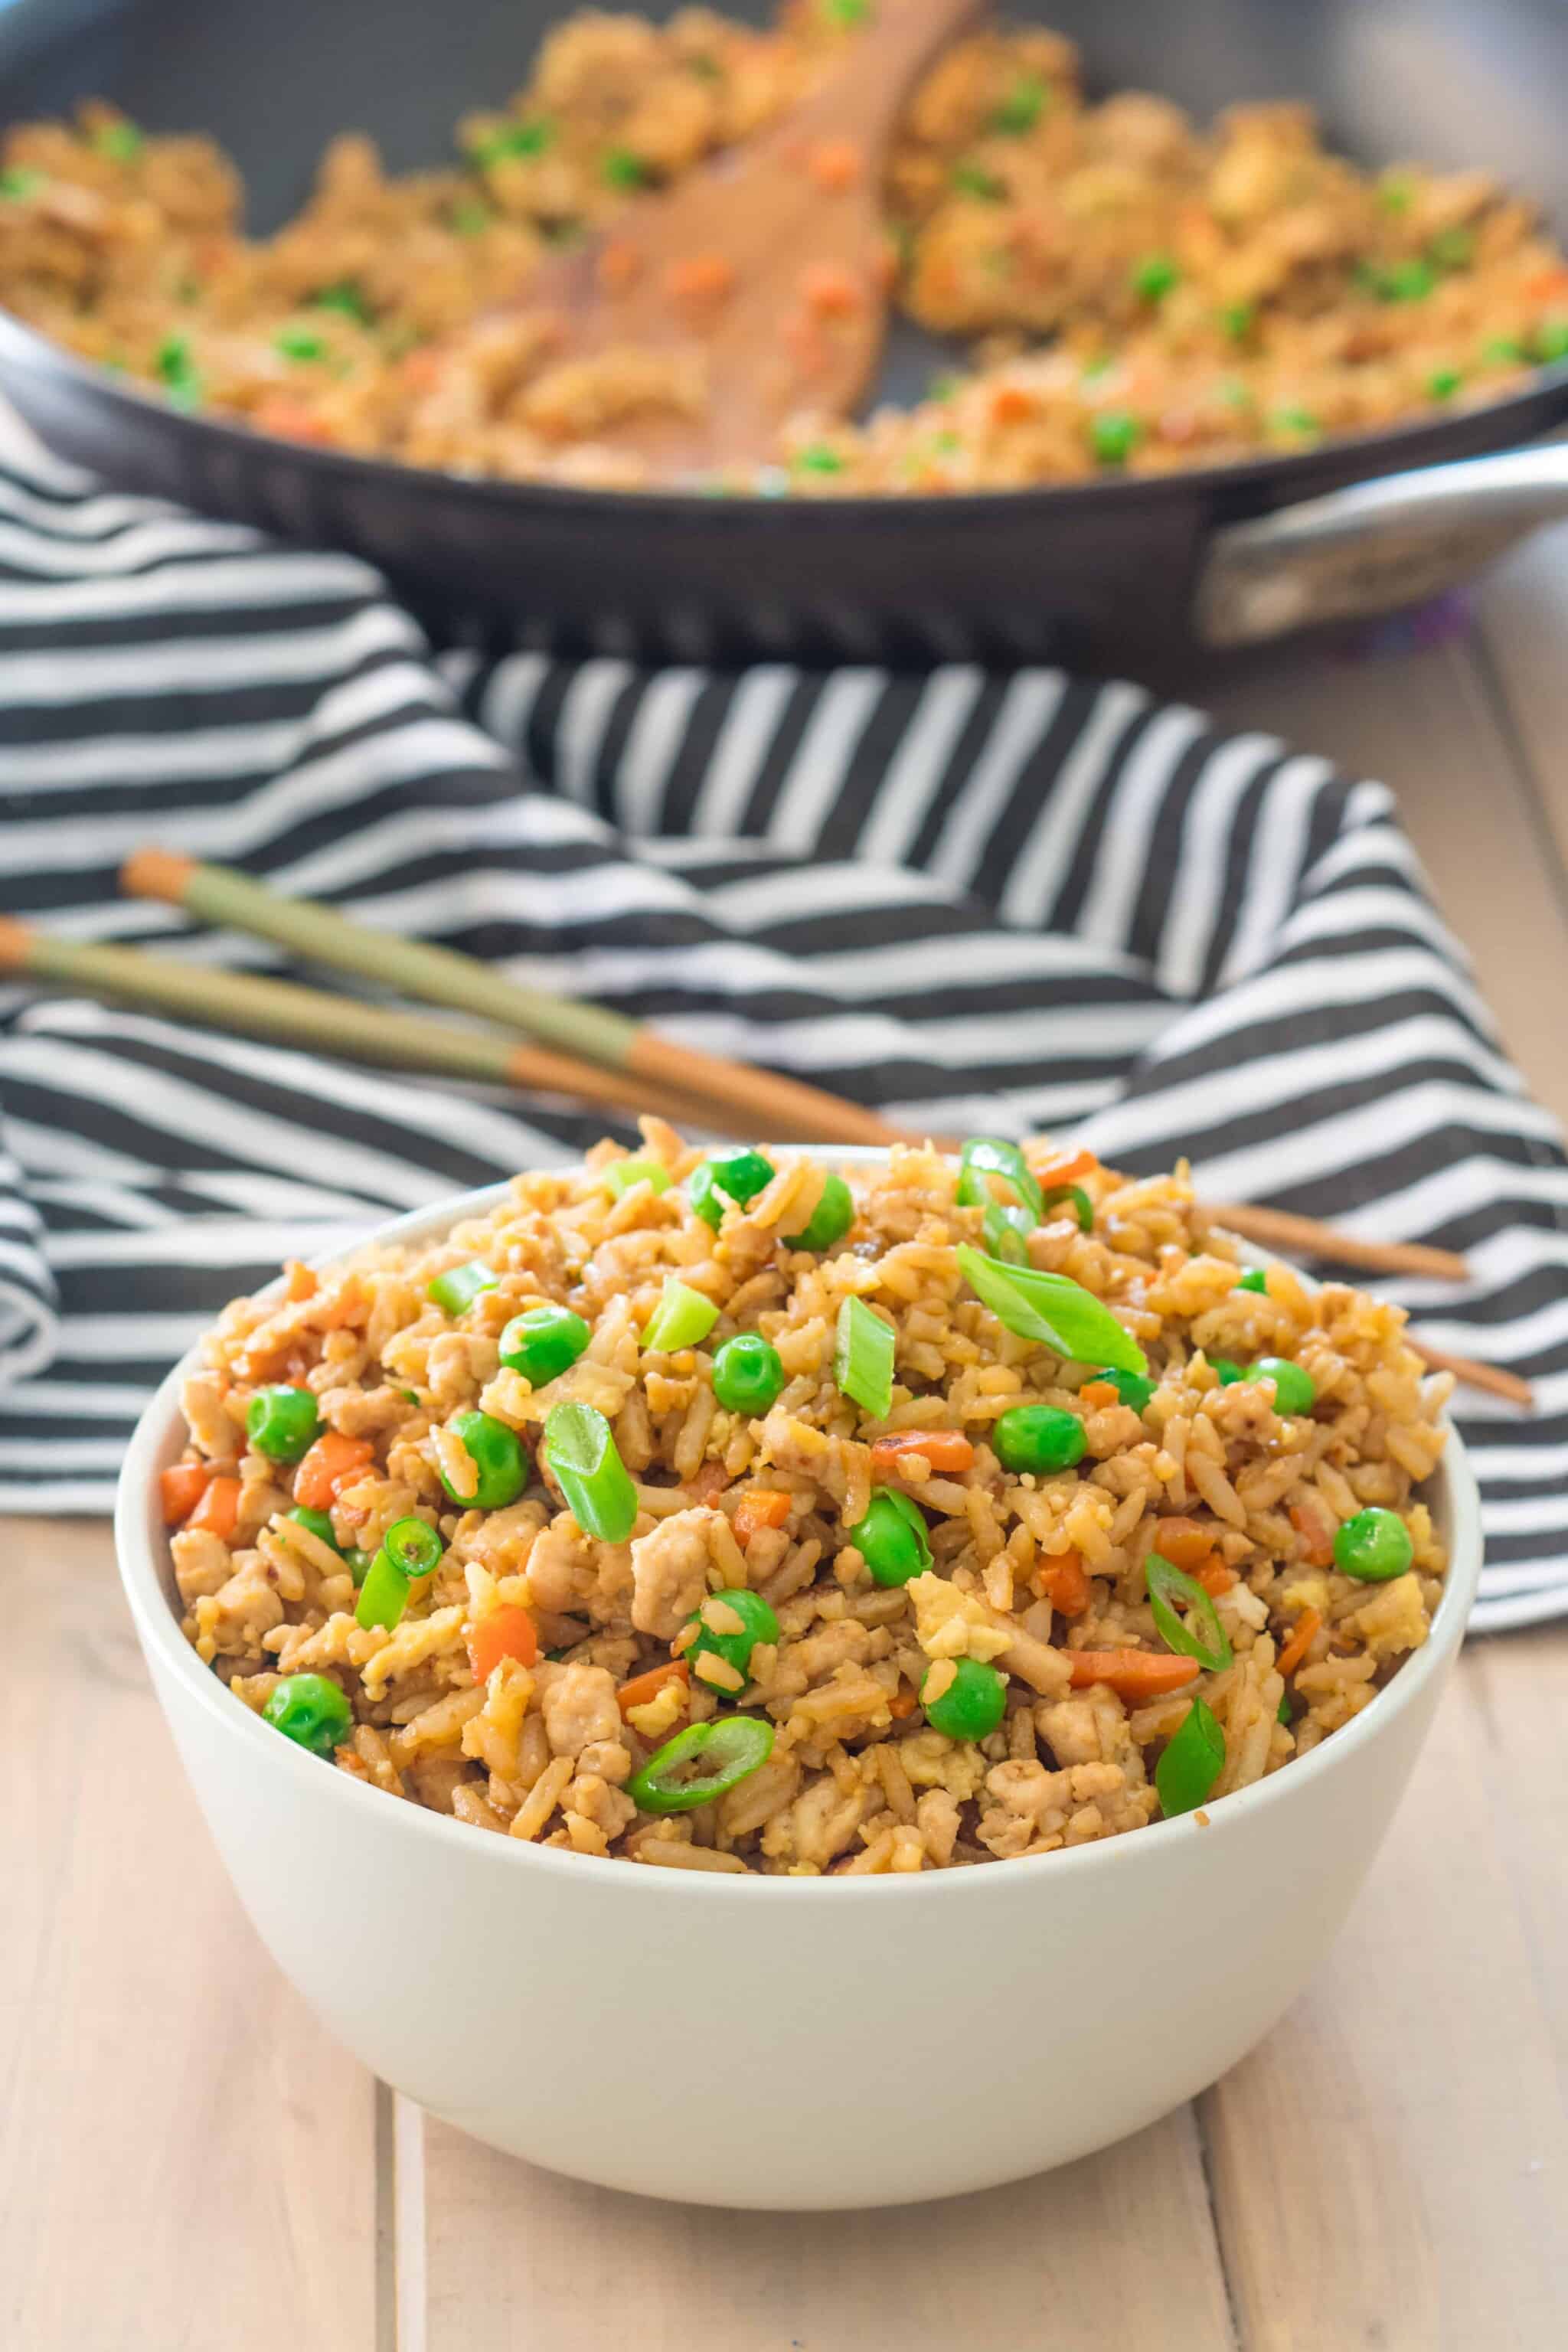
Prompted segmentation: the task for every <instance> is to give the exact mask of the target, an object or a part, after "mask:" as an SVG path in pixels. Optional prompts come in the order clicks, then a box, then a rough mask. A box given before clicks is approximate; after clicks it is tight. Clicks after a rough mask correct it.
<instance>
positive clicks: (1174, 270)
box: [1131, 253, 1182, 302]
mask: <svg viewBox="0 0 1568 2352" xmlns="http://www.w3.org/2000/svg"><path fill="white" fill-rule="evenodd" d="M1181 279H1182V273H1181V270H1180V268H1179V267H1178V266H1177V264H1176V263H1175V262H1174V261H1173V259H1172V257H1171V256H1170V255H1169V254H1168V253H1151V254H1146V255H1145V257H1144V258H1143V259H1142V261H1140V262H1136V263H1135V264H1134V265H1133V269H1132V278H1131V285H1132V291H1133V292H1134V294H1136V295H1137V297H1138V299H1139V300H1140V301H1141V302H1163V300H1164V299H1165V297H1166V295H1167V294H1169V293H1170V292H1171V291H1172V290H1173V288H1175V287H1177V286H1179V285H1180V284H1181Z"/></svg>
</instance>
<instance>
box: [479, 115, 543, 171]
mask: <svg viewBox="0 0 1568 2352" xmlns="http://www.w3.org/2000/svg"><path fill="white" fill-rule="evenodd" d="M554 137H555V125H554V123H553V121H552V120H551V118H550V116H549V115H548V114H536V115H535V116H534V118H533V121H531V122H509V123H508V124H506V125H505V127H504V128H503V129H502V130H500V131H492V132H491V133H490V135H489V138H488V139H482V140H480V142H479V145H478V146H477V147H476V148H475V149H474V151H473V153H474V161H475V162H476V163H479V164H481V165H482V164H489V163H504V162H505V161H506V160H507V159H508V158H509V157H510V156H513V155H542V154H543V152H544V150H545V149H546V148H547V147H548V146H549V145H550V144H551V142H552V140H553V139H554Z"/></svg>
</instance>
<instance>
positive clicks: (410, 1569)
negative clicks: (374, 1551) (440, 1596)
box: [381, 1513, 446, 1581]
mask: <svg viewBox="0 0 1568 2352" xmlns="http://www.w3.org/2000/svg"><path fill="white" fill-rule="evenodd" d="M381 1548H382V1549H383V1551H384V1552H385V1554H386V1556H387V1558H388V1559H390V1560H391V1562H392V1564H393V1566H394V1568H396V1569H399V1570H402V1572H403V1574H404V1575H405V1576H406V1577H407V1578H408V1579H409V1580H410V1581H412V1580H413V1579H414V1578H415V1577H416V1576H429V1575H431V1574H433V1573H434V1571H435V1570H437V1568H438V1567H439V1566H440V1564H441V1554H442V1552H443V1550H444V1549H446V1547H445V1546H444V1545H443V1543H442V1541H441V1538H440V1537H439V1536H438V1535H437V1532H436V1530H435V1528H433V1527H432V1526H431V1525H430V1522H429V1520H428V1519H421V1518H416V1517H414V1516H413V1514H412V1513H411V1514H410V1515H409V1517H407V1518H405V1519H395V1520H394V1521H393V1523H392V1525H391V1527H389V1528H387V1530H386V1533H385V1534H384V1536H383V1538H382V1539H381Z"/></svg>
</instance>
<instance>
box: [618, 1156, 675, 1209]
mask: <svg viewBox="0 0 1568 2352" xmlns="http://www.w3.org/2000/svg"><path fill="white" fill-rule="evenodd" d="M634 1184H646V1185H647V1188H648V1190H649V1191H650V1192H668V1190H669V1171H668V1168H667V1167H666V1166H665V1165H664V1162H663V1161H662V1160H611V1162H610V1164H609V1166H608V1167H607V1168H606V1169H605V1173H604V1185H605V1192H608V1194H609V1196H610V1198H611V1200H612V1201H618V1200H619V1199H620V1197H621V1194H622V1193H623V1192H630V1191H631V1189H632V1186H633V1185H634Z"/></svg>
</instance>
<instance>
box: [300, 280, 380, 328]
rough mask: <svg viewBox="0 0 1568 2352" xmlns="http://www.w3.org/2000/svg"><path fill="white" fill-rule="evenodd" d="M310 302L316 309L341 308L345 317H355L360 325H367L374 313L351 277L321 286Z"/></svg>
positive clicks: (357, 283) (361, 290)
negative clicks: (331, 284) (332, 284)
mask: <svg viewBox="0 0 1568 2352" xmlns="http://www.w3.org/2000/svg"><path fill="white" fill-rule="evenodd" d="M310 304H311V307H312V309H314V310H341V311H342V314H343V317H344V318H345V319H357V320H359V323H360V325H361V326H362V327H367V326H369V324H370V321H371V319H372V317H373V315H374V314H373V312H372V310H371V307H370V302H369V299H367V297H366V294H365V291H364V289H363V286H361V285H360V283H359V281H358V279H357V278H339V279H338V281H337V283H336V285H335V286H323V287H322V288H321V291H320V292H319V293H316V294H312V295H311V297H310Z"/></svg>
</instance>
